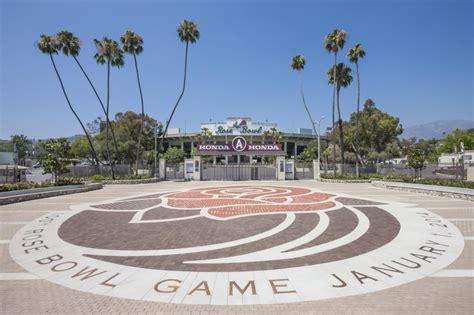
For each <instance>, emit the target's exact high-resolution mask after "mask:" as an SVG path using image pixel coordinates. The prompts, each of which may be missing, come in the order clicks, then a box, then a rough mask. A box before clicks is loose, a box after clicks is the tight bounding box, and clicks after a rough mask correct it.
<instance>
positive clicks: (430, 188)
mask: <svg viewBox="0 0 474 315" xmlns="http://www.w3.org/2000/svg"><path fill="white" fill-rule="evenodd" d="M372 184H373V185H375V186H383V187H386V188H389V189H398V190H408V191H414V192H420V193H427V194H430V195H436V196H446V197H452V198H457V199H465V200H471V201H472V200H474V189H469V188H460V187H448V186H436V185H423V184H411V183H402V182H385V181H373V182H372Z"/></svg>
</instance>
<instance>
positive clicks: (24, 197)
mask: <svg viewBox="0 0 474 315" xmlns="http://www.w3.org/2000/svg"><path fill="white" fill-rule="evenodd" d="M98 189H102V184H101V183H94V184H85V185H81V186H79V187H78V186H75V187H69V188H66V187H65V188H64V189H58V190H52V191H43V192H34V191H32V192H31V193H27V194H18V195H13V196H6V197H0V206H1V205H7V204H12V203H17V202H22V201H28V200H34V199H42V198H49V197H55V196H62V195H70V194H77V193H81V192H86V191H91V190H98ZM18 192H21V190H19V191H18Z"/></svg>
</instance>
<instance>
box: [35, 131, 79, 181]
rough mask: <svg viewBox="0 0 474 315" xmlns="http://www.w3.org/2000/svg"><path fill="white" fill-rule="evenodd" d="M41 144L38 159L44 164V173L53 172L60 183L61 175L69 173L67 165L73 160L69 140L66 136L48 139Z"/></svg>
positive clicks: (55, 179)
mask: <svg viewBox="0 0 474 315" xmlns="http://www.w3.org/2000/svg"><path fill="white" fill-rule="evenodd" d="M41 146H42V150H41V154H40V156H39V157H38V161H39V162H40V163H41V165H43V174H53V176H54V182H55V183H58V181H59V176H60V175H62V174H66V173H69V170H68V169H67V168H66V166H67V165H69V164H71V162H72V160H71V153H70V151H71V147H70V146H69V142H68V141H67V139H66V138H58V139H48V140H46V141H45V142H43V143H42V144H41Z"/></svg>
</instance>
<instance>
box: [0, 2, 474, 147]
mask: <svg viewBox="0 0 474 315" xmlns="http://www.w3.org/2000/svg"><path fill="white" fill-rule="evenodd" d="M1 14H2V16H1V45H0V46H1V48H0V50H1V51H0V60H1V71H0V72H1V77H0V82H1V91H0V92H1V108H0V110H1V111H0V115H1V117H0V138H3V139H4V138H8V137H9V136H10V135H12V134H15V133H23V134H26V135H28V136H29V137H34V138H45V137H54V136H70V135H73V134H79V133H81V130H80V127H79V125H78V123H77V122H76V121H75V119H74V117H73V116H72V114H71V113H70V111H69V109H68V108H67V104H66V102H65V100H64V97H63V95H62V94H61V90H60V86H59V84H58V81H57V78H56V76H55V74H54V71H53V68H52V66H51V64H50V61H49V59H48V57H47V56H45V55H42V54H41V53H39V52H38V51H37V50H36V48H35V45H34V44H35V41H37V39H38V37H39V35H40V34H41V33H46V34H52V33H55V32H58V31H60V30H64V29H67V30H69V31H72V32H74V33H75V34H76V35H77V36H78V37H79V38H81V40H82V42H83V48H82V50H81V54H80V56H79V58H80V60H81V62H82V63H83V65H84V67H85V68H86V69H87V71H88V72H89V74H90V76H91V77H92V78H93V81H94V82H95V84H96V85H97V87H98V89H99V92H100V93H101V94H102V95H104V98H105V87H106V85H105V84H106V68H105V66H99V65H97V64H96V63H95V61H94V59H93V55H94V53H95V47H94V45H93V44H92V40H93V39H94V38H101V37H102V36H109V37H112V38H114V39H117V40H118V38H119V37H120V35H121V34H122V33H123V32H124V31H125V30H133V31H136V32H138V33H139V34H141V35H142V36H143V38H144V40H145V44H144V49H145V50H144V53H143V54H142V55H140V57H139V64H140V68H141V69H140V70H141V76H142V82H143V89H144V97H145V107H146V108H145V109H146V112H147V113H149V114H150V115H152V116H153V117H155V118H157V119H158V120H159V121H164V120H166V118H165V117H167V116H168V115H169V112H170V110H171V108H172V106H173V105H174V102H175V101H176V98H177V97H178V95H179V92H180V87H181V84H182V72H183V59H184V45H183V44H182V43H181V42H180V41H179V40H178V38H177V35H176V26H177V25H178V23H179V22H180V21H181V20H183V19H190V20H193V21H196V22H197V24H198V26H199V30H200V32H201V38H200V40H199V41H198V43H197V44H195V45H193V46H192V47H191V48H190V52H189V77H188V79H189V81H188V85H187V90H186V93H185V96H184V98H183V101H182V103H181V105H180V107H179V108H178V111H177V113H176V115H175V119H174V122H173V123H172V127H180V128H181V129H182V130H183V131H184V129H186V130H187V131H197V130H198V129H199V123H200V122H205V121H209V119H212V120H213V121H222V120H224V119H225V118H226V117H227V116H236V115H242V116H251V117H253V118H254V120H258V121H264V120H266V119H268V120H269V121H274V122H277V123H278V124H279V128H280V129H281V130H283V131H296V129H297V128H298V127H309V123H308V119H307V116H306V114H305V112H304V109H303V107H302V104H301V100H300V97H299V90H298V81H297V76H296V73H294V72H292V71H291V69H290V66H289V63H290V59H291V57H292V56H293V55H295V54H302V55H304V56H305V57H306V59H307V67H306V69H305V71H304V73H303V77H304V82H305V93H306V98H307V101H308V105H309V106H310V109H311V111H312V113H313V115H314V116H315V117H319V116H320V115H325V116H326V117H330V115H331V100H332V89H331V87H330V86H328V84H327V78H326V70H327V69H328V68H329V67H330V66H331V63H332V60H333V57H332V56H331V55H329V54H328V53H327V52H325V51H324V49H323V39H324V36H325V35H326V34H327V33H328V32H330V31H331V30H332V29H334V28H342V29H344V30H346V31H347V32H348V42H347V45H346V48H345V49H344V55H342V54H341V56H340V60H341V59H342V58H344V61H345V62H347V59H345V53H346V51H347V49H348V48H350V47H352V46H353V45H355V44H356V43H358V42H360V43H362V45H363V47H364V49H365V50H366V52H367V55H366V58H365V59H364V60H362V61H361V63H360V70H361V94H362V101H363V100H365V99H367V98H368V97H370V98H372V99H373V100H374V101H375V103H376V105H377V106H378V107H379V108H381V109H382V110H384V111H387V112H389V113H391V114H393V115H396V116H399V117H400V118H401V121H402V123H403V125H405V126H410V125H414V124H419V123H424V122H430V121H434V120H439V119H469V120H472V119H473V108H474V104H473V72H474V68H473V38H474V34H473V2H472V1H417V0H412V1H403V0H400V1H349V0H346V1H174V2H171V1H161V2H160V1H153V2H152V1H139V0H138V1H62V2H61V1H39V0H37V1H9V0H3V1H1ZM56 59H57V63H58V67H59V70H60V72H61V74H62V75H63V78H64V81H65V84H66V87H67V89H68V91H69V93H70V96H71V100H72V102H73V104H74V106H75V107H76V108H77V109H78V112H79V114H80V116H81V117H82V118H83V120H84V121H91V120H93V119H95V118H96V117H98V116H99V115H100V113H101V112H100V108H99V105H98V103H97V101H96V99H95V98H94V95H93V94H92V91H91V90H90V88H89V86H88V85H87V82H86V81H85V79H84V78H83V77H82V75H81V73H80V72H79V69H78V68H77V66H76V65H75V64H74V63H73V60H72V59H67V58H65V57H63V56H58V57H57V58H56ZM133 71H134V68H133V60H132V59H131V57H129V56H127V59H126V65H125V67H124V68H122V69H119V70H116V69H114V70H113V71H112V79H111V84H112V85H111V87H112V90H111V110H112V111H113V112H118V111H126V110H129V109H131V110H135V111H138V110H139V94H138V90H137V84H136V80H135V76H134V72H133ZM341 106H342V111H343V115H344V117H345V118H347V117H348V115H349V113H350V112H352V111H354V110H355V107H356V85H355V84H353V85H352V86H350V87H349V88H347V89H345V90H344V91H342V93H341ZM328 124H329V119H327V120H326V124H325V125H324V127H325V126H326V125H328Z"/></svg>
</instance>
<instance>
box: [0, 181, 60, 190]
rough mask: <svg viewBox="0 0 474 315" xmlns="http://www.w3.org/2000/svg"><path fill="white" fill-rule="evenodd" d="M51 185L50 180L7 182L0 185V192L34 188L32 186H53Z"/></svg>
mask: <svg viewBox="0 0 474 315" xmlns="http://www.w3.org/2000/svg"><path fill="white" fill-rule="evenodd" d="M51 186H52V185H51V184H50V183H48V182H43V183H32V182H19V183H7V184H3V185H0V192H4V191H14V190H23V189H32V188H45V187H51Z"/></svg>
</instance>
